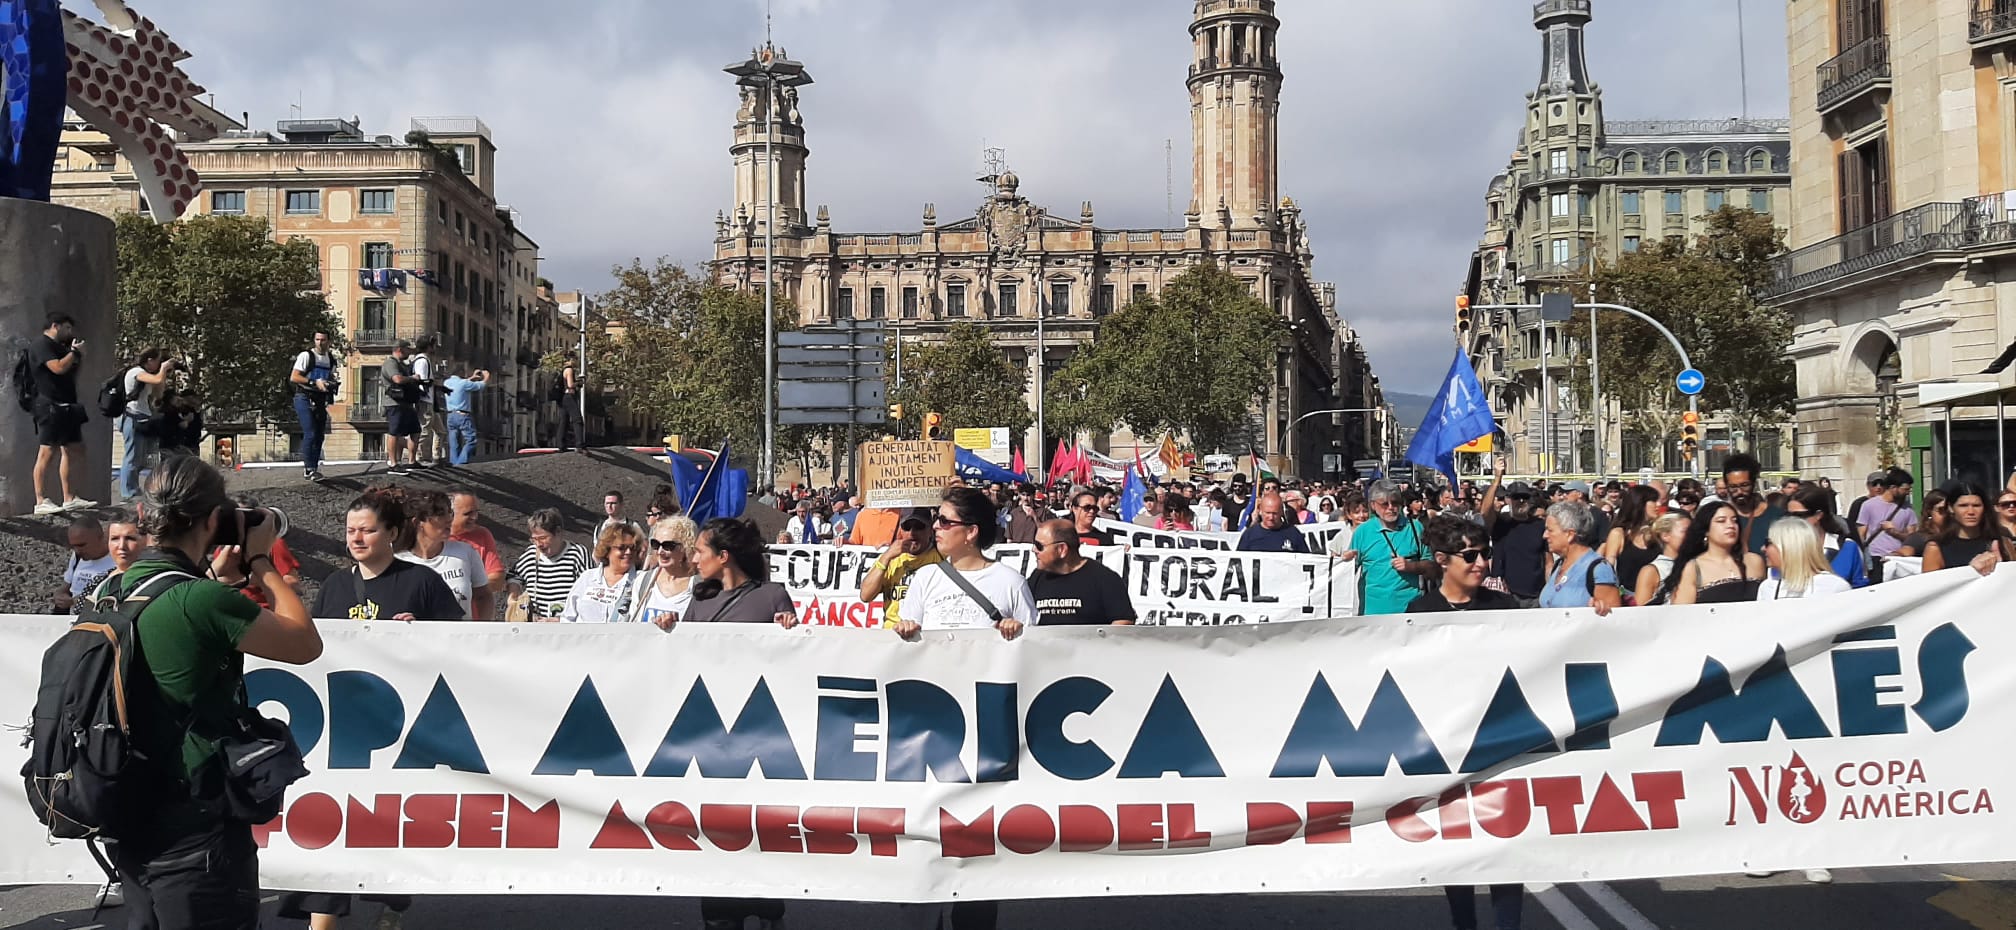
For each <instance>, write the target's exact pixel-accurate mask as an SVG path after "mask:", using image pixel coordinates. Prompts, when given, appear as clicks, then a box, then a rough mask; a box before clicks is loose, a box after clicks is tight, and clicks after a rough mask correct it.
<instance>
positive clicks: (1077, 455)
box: [1071, 446, 1092, 484]
mask: <svg viewBox="0 0 2016 930" xmlns="http://www.w3.org/2000/svg"><path fill="white" fill-rule="evenodd" d="M1071 459H1072V460H1073V461H1074V462H1076V463H1077V465H1078V468H1077V471H1076V472H1075V473H1074V474H1073V475H1072V476H1071V477H1072V480H1073V481H1076V482H1078V483H1079V484H1091V483H1092V457H1091V456H1088V455H1086V454H1084V453H1083V452H1080V451H1078V447H1077V446H1072V447H1071Z"/></svg>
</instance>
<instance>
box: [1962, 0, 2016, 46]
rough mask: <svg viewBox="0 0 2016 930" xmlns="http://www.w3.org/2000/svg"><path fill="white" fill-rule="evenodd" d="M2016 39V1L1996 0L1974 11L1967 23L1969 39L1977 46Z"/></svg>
mask: <svg viewBox="0 0 2016 930" xmlns="http://www.w3.org/2000/svg"><path fill="white" fill-rule="evenodd" d="M2012 40H2016V3H2012V2H2010V0H1995V2H1993V3H1990V4H1988V5H1987V6H1986V7H1984V8H1983V9H1978V10H1975V11H1974V17H1973V19H1971V20H1969V21H1968V23H1967V41H1968V42H1971V43H1973V44H1974V45H1975V46H1976V47H1981V46H1987V45H2000V44H2002V43H2005V42H2009V41H2012Z"/></svg>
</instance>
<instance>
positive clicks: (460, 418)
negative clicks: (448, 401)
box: [448, 410, 476, 465]
mask: <svg viewBox="0 0 2016 930" xmlns="http://www.w3.org/2000/svg"><path fill="white" fill-rule="evenodd" d="M475 450H476V418H475V417H472V416H470V415H468V414H466V413H463V412H461V411H459V410H455V411H449V413H448V464H450V465H467V464H469V454H470V453H471V452H474V451H475Z"/></svg>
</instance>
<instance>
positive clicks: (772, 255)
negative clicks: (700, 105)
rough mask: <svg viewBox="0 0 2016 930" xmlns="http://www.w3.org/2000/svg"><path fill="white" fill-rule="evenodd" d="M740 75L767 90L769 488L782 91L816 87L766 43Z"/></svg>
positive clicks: (773, 446) (773, 468)
mask: <svg viewBox="0 0 2016 930" xmlns="http://www.w3.org/2000/svg"><path fill="white" fill-rule="evenodd" d="M722 70H723V71H726V72H728V73H729V74H732V75H734V76H735V84H736V86H738V87H752V88H760V89H762V91H763V165H764V167H763V173H764V175H765V176H766V178H767V181H766V183H765V185H764V186H765V188H766V192H765V194H764V197H763V461H762V462H761V463H760V464H759V465H758V468H759V469H761V472H762V475H763V487H765V488H768V487H771V486H773V485H775V484H776V481H777V297H776V292H775V287H776V286H775V277H776V251H777V156H776V141H777V104H778V102H779V100H778V97H779V94H778V90H779V89H780V88H784V87H803V86H805V85H807V84H810V83H812V76H811V75H809V74H806V73H805V66H804V65H803V64H800V63H799V62H795V61H792V60H791V59H789V58H785V57H783V56H782V55H779V54H778V53H777V47H776V46H774V45H772V44H770V43H769V42H767V41H766V42H764V43H763V47H762V48H760V49H757V50H756V53H755V54H754V55H751V56H750V57H749V60H748V61H743V62H737V63H735V64H732V65H729V66H728V67H726V68H723V69H722Z"/></svg>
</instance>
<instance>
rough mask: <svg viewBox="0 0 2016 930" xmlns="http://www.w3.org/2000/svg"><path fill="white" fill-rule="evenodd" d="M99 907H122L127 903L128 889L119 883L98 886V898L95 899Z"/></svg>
mask: <svg viewBox="0 0 2016 930" xmlns="http://www.w3.org/2000/svg"><path fill="white" fill-rule="evenodd" d="M94 903H96V904H97V905H98V906H99V907H121V906H123V905H125V903H126V889H125V888H123V887H121V886H120V884H119V883H118V882H106V883H105V884H103V885H99V886H98V896H97V898H95V899H94Z"/></svg>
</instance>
